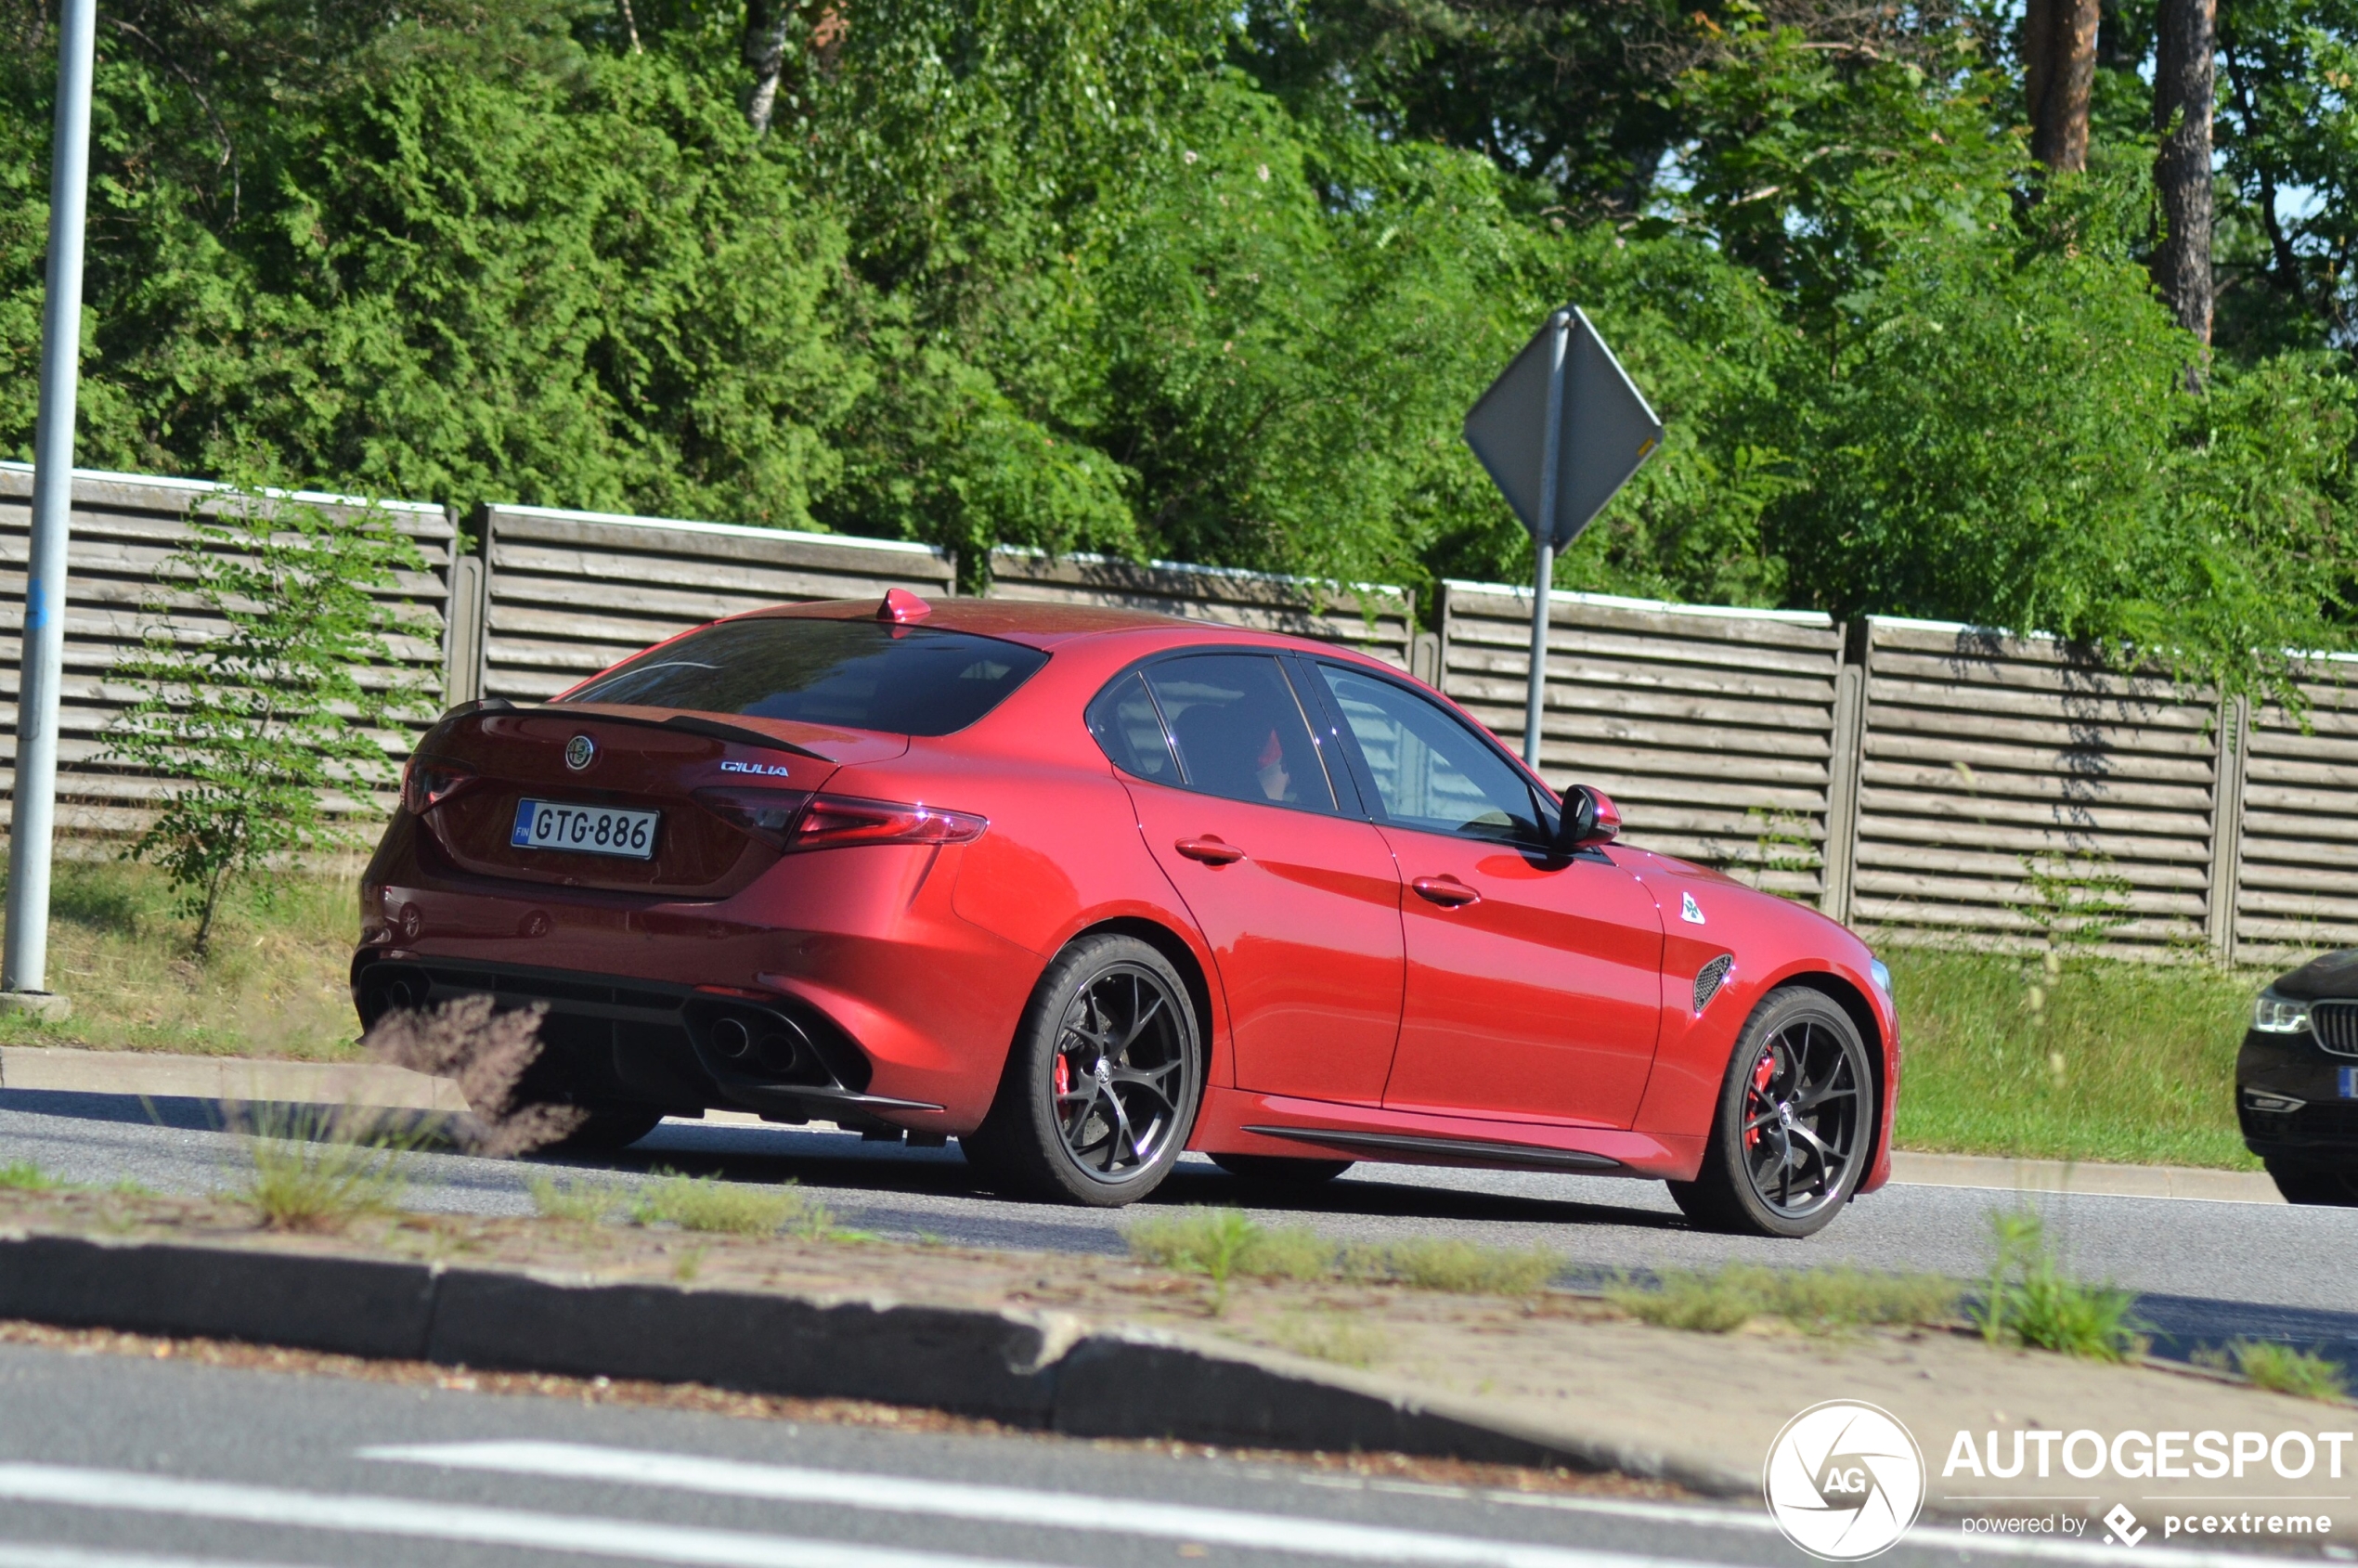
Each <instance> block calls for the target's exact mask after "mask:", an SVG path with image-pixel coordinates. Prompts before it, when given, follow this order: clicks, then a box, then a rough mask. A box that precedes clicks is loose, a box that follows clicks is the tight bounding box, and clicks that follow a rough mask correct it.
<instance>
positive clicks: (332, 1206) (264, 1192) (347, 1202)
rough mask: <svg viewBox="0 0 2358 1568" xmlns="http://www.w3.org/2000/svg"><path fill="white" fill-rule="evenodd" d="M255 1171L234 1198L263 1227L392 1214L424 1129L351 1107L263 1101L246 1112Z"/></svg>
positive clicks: (337, 1223) (312, 1225)
mask: <svg viewBox="0 0 2358 1568" xmlns="http://www.w3.org/2000/svg"><path fill="white" fill-rule="evenodd" d="M245 1131H247V1132H248V1133H250V1134H252V1136H253V1143H252V1146H251V1153H252V1159H253V1174H251V1175H250V1176H248V1177H247V1179H246V1185H245V1186H244V1187H243V1188H242V1189H241V1190H240V1193H239V1196H240V1198H242V1199H244V1200H245V1202H246V1203H247V1204H248V1206H250V1207H251V1208H252V1209H253V1212H254V1217H255V1218H256V1219H258V1220H259V1221H260V1222H261V1223H262V1225H263V1226H264V1228H266V1229H268V1230H309V1231H334V1230H342V1229H343V1227H344V1226H345V1225H349V1224H350V1223H351V1222H352V1221H353V1220H355V1219H357V1218H358V1217H359V1216H361V1215H363V1214H381V1213H390V1212H393V1211H394V1210H395V1209H396V1208H398V1207H399V1206H400V1203H401V1196H402V1193H403V1192H404V1191H405V1190H406V1189H407V1188H408V1185H409V1172H408V1163H409V1157H410V1156H411V1155H412V1154H414V1153H415V1152H416V1151H417V1150H418V1149H419V1147H421V1146H422V1145H423V1144H424V1143H425V1142H426V1141H427V1137H428V1134H427V1133H426V1132H425V1131H424V1130H423V1129H422V1128H421V1127H420V1126H418V1125H416V1124H414V1123H412V1124H410V1125H404V1124H402V1123H401V1122H399V1121H394V1120H391V1119H388V1118H385V1117H382V1116H378V1115H374V1114H371V1113H369V1112H365V1111H356V1110H342V1111H338V1110H326V1109H322V1108H318V1107H316V1106H294V1107H286V1106H262V1107H257V1108H254V1109H253V1111H252V1112H251V1113H250V1114H249V1116H248V1118H247V1122H246V1127H245Z"/></svg>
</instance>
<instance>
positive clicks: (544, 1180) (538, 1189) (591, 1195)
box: [525, 1172, 629, 1225]
mask: <svg viewBox="0 0 2358 1568" xmlns="http://www.w3.org/2000/svg"><path fill="white" fill-rule="evenodd" d="M525 1190H527V1191H528V1192H530V1193H531V1194H532V1207H533V1209H534V1210H535V1211H536V1212H538V1213H539V1215H540V1216H541V1217H542V1218H543V1219H551V1220H563V1221H564V1222H565V1223H566V1224H568V1225H602V1224H604V1223H605V1221H606V1220H607V1219H609V1218H610V1217H612V1216H613V1215H615V1214H618V1213H622V1212H626V1211H627V1210H628V1207H629V1202H628V1199H629V1195H628V1193H626V1192H624V1191H623V1190H622V1189H620V1188H619V1187H617V1186H615V1185H614V1184H612V1183H610V1182H602V1181H596V1180H592V1179H589V1178H586V1177H572V1178H567V1177H564V1176H550V1175H544V1174H542V1173H538V1172H536V1173H533V1174H532V1175H531V1176H530V1177H529V1178H527V1179H526V1180H525Z"/></svg>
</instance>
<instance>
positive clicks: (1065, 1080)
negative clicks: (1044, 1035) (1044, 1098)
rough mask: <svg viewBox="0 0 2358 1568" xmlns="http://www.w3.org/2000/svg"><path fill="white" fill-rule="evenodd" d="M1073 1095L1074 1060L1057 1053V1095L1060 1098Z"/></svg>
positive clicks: (1060, 1052)
mask: <svg viewBox="0 0 2358 1568" xmlns="http://www.w3.org/2000/svg"><path fill="white" fill-rule="evenodd" d="M1071 1093H1072V1058H1071V1057H1069V1056H1066V1055H1065V1054H1064V1053H1063V1052H1062V1051H1059V1052H1057V1053H1056V1094H1057V1095H1058V1096H1059V1097H1062V1096H1063V1095H1069V1094H1071Z"/></svg>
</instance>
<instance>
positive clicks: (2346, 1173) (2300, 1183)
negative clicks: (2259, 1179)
mask: <svg viewBox="0 0 2358 1568" xmlns="http://www.w3.org/2000/svg"><path fill="white" fill-rule="evenodd" d="M2261 1164H2263V1165H2265V1166H2267V1167H2268V1179H2269V1180H2271V1181H2273V1182H2274V1183H2275V1184H2276V1190H2277V1191H2278V1192H2280V1193H2283V1194H2284V1195H2285V1201H2286V1202H2287V1203H2300V1204H2311V1205H2316V1206H2319V1207H2324V1208H2336V1209H2358V1168H2352V1167H2346V1166H2336V1165H2312V1164H2310V1163H2309V1162H2308V1161H2306V1160H2261Z"/></svg>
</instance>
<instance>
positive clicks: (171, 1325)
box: [0, 1232, 1759, 1497]
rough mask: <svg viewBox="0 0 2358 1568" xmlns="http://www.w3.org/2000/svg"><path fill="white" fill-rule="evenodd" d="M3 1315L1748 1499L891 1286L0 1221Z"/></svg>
mask: <svg viewBox="0 0 2358 1568" xmlns="http://www.w3.org/2000/svg"><path fill="white" fill-rule="evenodd" d="M0 1318H16V1319H23V1320H26V1321H30V1322H35V1323H43V1324H47V1325H50V1326H53V1327H58V1328H113V1329H119V1330H123V1331H125V1332H131V1333H143V1334H156V1335H163V1336H175V1337H188V1338H199V1339H220V1340H237V1341H248V1342H252V1343H257V1344H271V1345H281V1346H285V1347H288V1348H290V1349H296V1350H309V1351H317V1352H323V1353H327V1354H343V1355H356V1356H363V1357H369V1358H372V1359H379V1360H410V1361H426V1362H433V1363H437V1364H440V1365H445V1366H465V1367H470V1368H473V1369H477V1370H484V1371H510V1372H546V1373H557V1374H564V1375H569V1376H574V1377H600V1376H602V1377H610V1378H617V1379H643V1380H651V1381H657V1382H694V1383H705V1384H708V1385H711V1386H713V1387H717V1388H726V1389H732V1390H736V1391H739V1392H742V1393H766V1394H775V1395H782V1396H786V1397H793V1398H805V1399H829V1398H833V1399H863V1400H875V1401H877V1402H879V1403H883V1404H888V1405H901V1406H918V1407H923V1408H928V1409H938V1410H944V1411H948V1412H950V1413H952V1414H953V1415H961V1416H974V1417H982V1418H987V1419H991V1420H996V1421H1000V1422H1003V1423H1004V1424H1006V1425H1009V1426H1014V1427H1019V1428H1025V1429H1029V1430H1032V1431H1042V1432H1059V1433H1063V1434H1066V1435H1069V1436H1073V1437H1115V1438H1166V1439H1175V1440H1178V1441H1182V1442H1188V1443H1212V1444H1220V1445H1230V1446H1240V1447H1266V1448H1281V1449H1290V1450H1295V1451H1305V1452H1306V1451H1313V1450H1325V1451H1329V1452H1333V1451H1342V1452H1349V1451H1353V1450H1357V1451H1363V1452H1392V1453H1405V1454H1413V1455H1418V1456H1420V1457H1426V1458H1456V1459H1469V1460H1481V1461H1491V1462H1496V1463H1504V1464H1522V1465H1543V1466H1553V1465H1563V1466H1568V1467H1571V1468H1574V1469H1577V1470H1584V1471H1618V1472H1620V1473H1622V1474H1626V1475H1635V1476H1642V1477H1646V1478H1649V1479H1655V1480H1663V1481H1669V1482H1673V1483H1675V1484H1679V1485H1682V1486H1685V1487H1687V1488H1689V1489H1690V1490H1692V1491H1695V1492H1699V1493H1702V1494H1704V1495H1706V1496H1714V1497H1751V1496H1756V1495H1757V1490H1758V1486H1759V1481H1758V1478H1757V1477H1756V1476H1754V1475H1750V1474H1743V1473H1738V1472H1736V1471H1731V1470H1730V1469H1729V1468H1728V1467H1727V1466H1725V1465H1724V1464H1721V1463H1719V1462H1717V1461H1716V1460H1714V1459H1712V1458H1706V1457H1704V1456H1700V1455H1687V1454H1679V1453H1676V1452H1667V1451H1664V1450H1659V1449H1654V1448H1650V1447H1645V1446H1641V1445H1632V1444H1628V1443H1625V1442H1622V1441H1620V1440H1619V1439H1617V1438H1615V1437H1614V1436H1613V1435H1612V1434H1611V1432H1609V1431H1594V1430H1587V1429H1583V1428H1578V1427H1574V1426H1573V1425H1570V1424H1568V1423H1567V1424H1563V1425H1559V1424H1556V1423H1552V1422H1551V1423H1547V1424H1545V1425H1540V1424H1533V1423H1525V1422H1521V1421H1517V1420H1514V1419H1502V1418H1500V1417H1499V1416H1497V1415H1496V1414H1495V1413H1492V1412H1489V1411H1486V1410H1484V1409H1483V1407H1482V1406H1480V1404H1479V1403H1478V1402H1475V1401H1472V1400H1466V1399H1458V1398H1451V1397H1447V1396H1435V1395H1434V1394H1432V1393H1430V1392H1429V1391H1424V1390H1419V1389H1416V1388H1413V1387H1411V1386H1410V1385H1408V1384H1406V1383H1403V1382H1399V1381H1395V1380H1391V1379H1387V1378H1383V1377H1380V1376H1375V1375H1371V1374H1366V1373H1358V1372H1352V1371H1348V1370H1345V1369H1342V1368H1339V1367H1324V1366H1321V1365H1319V1364H1317V1363H1315V1362H1307V1361H1300V1360H1297V1359H1296V1358H1293V1357H1290V1356H1284V1355H1279V1354H1274V1353H1263V1352H1260V1351H1256V1350H1252V1349H1250V1348H1248V1347H1244V1346H1230V1345H1224V1344H1208V1343H1204V1342H1200V1341H1193V1340H1190V1339H1187V1338H1185V1337H1183V1336H1180V1335H1176V1334H1172V1333H1167V1332H1164V1331H1161V1330H1155V1329H1146V1328H1111V1329H1108V1328H1089V1327H1087V1326H1085V1325H1083V1324H1082V1323H1081V1322H1079V1320H1077V1319H1074V1318H1071V1317H1069V1316H1066V1315H1060V1314H1053V1313H1051V1314H1034V1313H1023V1312H1016V1311H1004V1310H1003V1311H990V1310H984V1309H979V1308H960V1307H942V1306H932V1305H924V1304H919V1303H914V1302H898V1301H894V1300H892V1299H890V1298H888V1297H884V1296H877V1297H873V1298H864V1299H838V1298H827V1297H816V1296H799V1295H791V1294H784V1293H770V1292H755V1291H740V1290H725V1289H699V1288H697V1287H695V1286H693V1285H667V1284H655V1283H644V1282H627V1283H615V1282H598V1281H589V1280H583V1279H577V1278H569V1277H565V1276H555V1275H549V1274H541V1273H535V1272H527V1271H524V1270H512V1269H495V1268H481V1267H454V1266H451V1265H449V1264H445V1263H408V1262H398V1261H391V1260H382V1259H367V1258H344V1257H334V1256H322V1255H317V1254H311V1253H293V1252H280V1251H267V1250H262V1249H253V1248H234V1247H217V1246H203V1245H190V1244H185V1243H177V1242H154V1241H112V1240H108V1239H104V1238H88V1237H77V1236H58V1235H49V1234H43V1233H38V1232H14V1233H0ZM1600 1424H1601V1423H1600Z"/></svg>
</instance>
